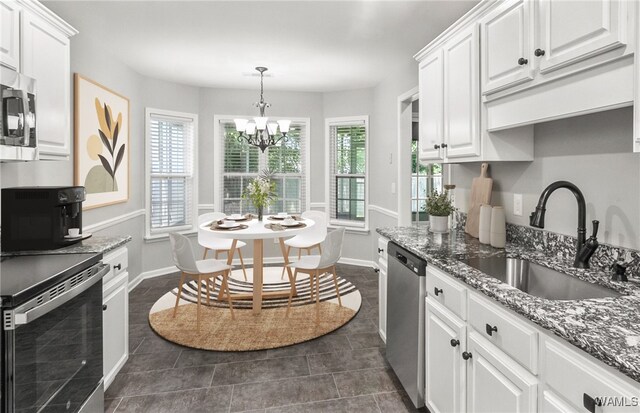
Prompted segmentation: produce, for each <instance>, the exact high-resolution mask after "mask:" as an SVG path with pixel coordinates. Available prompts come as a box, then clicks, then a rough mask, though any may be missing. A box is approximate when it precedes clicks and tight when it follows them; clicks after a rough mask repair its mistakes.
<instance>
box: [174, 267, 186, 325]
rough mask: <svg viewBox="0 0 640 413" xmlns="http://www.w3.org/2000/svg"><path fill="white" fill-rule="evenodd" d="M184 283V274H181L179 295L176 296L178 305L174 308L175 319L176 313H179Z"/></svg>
mask: <svg viewBox="0 0 640 413" xmlns="http://www.w3.org/2000/svg"><path fill="white" fill-rule="evenodd" d="M183 283H184V273H183V272H181V273H180V284H179V285H178V295H177V296H176V305H175V307H173V318H176V312H177V311H178V303H179V302H180V297H182V284H183Z"/></svg>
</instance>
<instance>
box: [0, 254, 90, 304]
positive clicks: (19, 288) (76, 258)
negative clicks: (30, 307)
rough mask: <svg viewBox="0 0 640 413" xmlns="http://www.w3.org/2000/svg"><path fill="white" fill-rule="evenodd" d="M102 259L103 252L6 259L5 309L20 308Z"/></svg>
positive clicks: (1, 286)
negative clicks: (21, 305)
mask: <svg viewBox="0 0 640 413" xmlns="http://www.w3.org/2000/svg"><path fill="white" fill-rule="evenodd" d="M101 259H102V254H101V253H98V254H56V255H28V256H13V257H2V258H0V296H1V299H2V307H15V306H18V305H20V304H22V303H24V302H26V301H28V300H30V299H31V298H33V297H35V296H36V295H38V294H41V293H42V292H43V291H45V290H46V289H47V288H50V287H51V286H53V285H55V284H57V283H59V282H61V281H64V280H66V279H67V278H69V277H71V276H73V275H75V274H77V273H79V272H81V271H83V270H85V269H87V268H89V267H91V266H92V265H94V264H96V263H98V262H99V261H100V260H101Z"/></svg>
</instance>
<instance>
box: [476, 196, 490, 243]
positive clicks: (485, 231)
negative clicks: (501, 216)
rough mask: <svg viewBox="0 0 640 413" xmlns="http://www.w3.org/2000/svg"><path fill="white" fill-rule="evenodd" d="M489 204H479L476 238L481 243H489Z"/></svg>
mask: <svg viewBox="0 0 640 413" xmlns="http://www.w3.org/2000/svg"><path fill="white" fill-rule="evenodd" d="M492 209H493V208H491V205H487V204H482V205H480V223H479V225H478V238H479V239H480V242H481V243H483V244H490V243H491V211H492Z"/></svg>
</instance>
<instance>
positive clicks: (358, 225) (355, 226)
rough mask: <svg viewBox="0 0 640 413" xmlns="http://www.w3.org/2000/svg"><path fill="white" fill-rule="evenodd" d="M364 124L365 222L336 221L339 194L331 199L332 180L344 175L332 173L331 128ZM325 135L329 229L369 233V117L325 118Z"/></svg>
mask: <svg viewBox="0 0 640 413" xmlns="http://www.w3.org/2000/svg"><path fill="white" fill-rule="evenodd" d="M356 123H357V124H361V123H364V128H365V146H364V148H365V149H364V154H365V155H364V156H365V166H364V172H365V173H364V221H351V220H344V219H336V218H332V217H331V203H332V202H334V201H335V200H336V199H337V194H336V196H335V198H332V197H331V180H332V179H335V177H336V176H338V175H344V174H335V175H333V174H332V173H331V170H332V168H331V145H332V142H331V127H332V126H340V125H345V126H346V125H354V124H356ZM324 133H325V153H324V158H325V206H326V207H325V208H326V211H327V214H328V216H329V227H330V228H338V227H344V228H346V229H347V230H349V231H355V232H369V192H370V191H369V188H370V185H369V181H370V179H369V147H370V145H369V143H370V135H369V115H359V116H342V117H335V118H325V120H324ZM360 175H361V174H354V175H349V176H353V177H357V176H360ZM336 190H337V188H336Z"/></svg>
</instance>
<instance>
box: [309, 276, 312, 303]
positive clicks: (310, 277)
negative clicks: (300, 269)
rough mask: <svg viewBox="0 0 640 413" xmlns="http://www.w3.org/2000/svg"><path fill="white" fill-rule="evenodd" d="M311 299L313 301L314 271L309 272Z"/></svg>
mask: <svg viewBox="0 0 640 413" xmlns="http://www.w3.org/2000/svg"><path fill="white" fill-rule="evenodd" d="M309 299H310V300H311V301H313V273H311V272H310V273H309Z"/></svg>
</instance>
